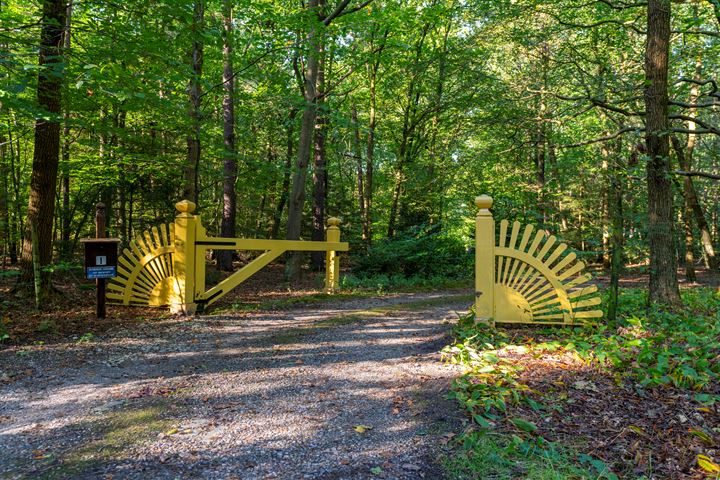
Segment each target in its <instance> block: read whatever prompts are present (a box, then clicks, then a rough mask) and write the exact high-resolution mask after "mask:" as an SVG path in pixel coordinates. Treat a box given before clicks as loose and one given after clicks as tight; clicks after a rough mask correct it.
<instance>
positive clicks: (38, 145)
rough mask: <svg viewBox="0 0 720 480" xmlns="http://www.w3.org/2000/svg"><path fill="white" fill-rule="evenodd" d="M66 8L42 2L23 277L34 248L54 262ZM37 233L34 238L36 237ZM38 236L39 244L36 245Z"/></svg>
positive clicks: (45, 288)
mask: <svg viewBox="0 0 720 480" xmlns="http://www.w3.org/2000/svg"><path fill="white" fill-rule="evenodd" d="M65 15H66V7H65V2H64V1H62V0H44V1H43V2H42V17H41V18H42V27H41V33H40V48H39V58H38V63H39V67H40V68H39V70H38V80H37V102H38V105H39V106H40V108H42V109H43V110H44V111H45V112H46V113H44V114H43V115H42V116H40V118H38V119H37V120H36V121H35V143H34V150H33V162H32V176H31V178H30V199H29V202H28V229H27V231H26V233H25V238H24V243H23V252H22V262H23V276H24V278H26V279H29V278H30V277H31V276H32V272H33V269H32V262H33V249H35V251H36V252H37V255H36V258H38V260H39V262H40V267H45V266H47V265H49V264H50V263H51V262H52V254H53V245H52V228H53V219H54V215H55V188H56V185H57V172H58V164H59V160H60V159H59V155H60V111H61V105H62V84H63V69H64V59H63V51H62V40H63V30H64V27H65ZM33 233H34V235H33ZM32 237H36V239H37V244H36V245H33V244H32ZM42 277H43V278H42V282H41V288H42V292H41V293H42V295H43V296H45V295H47V293H48V292H49V290H50V274H49V272H48V271H47V270H43V274H42Z"/></svg>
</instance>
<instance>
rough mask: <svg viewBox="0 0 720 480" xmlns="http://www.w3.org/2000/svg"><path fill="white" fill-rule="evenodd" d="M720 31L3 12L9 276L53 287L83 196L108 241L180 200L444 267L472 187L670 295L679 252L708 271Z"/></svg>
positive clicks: (689, 12)
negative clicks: (641, 274)
mask: <svg viewBox="0 0 720 480" xmlns="http://www.w3.org/2000/svg"><path fill="white" fill-rule="evenodd" d="M719 43H720V4H718V3H717V1H715V0H689V1H672V2H671V1H669V0H650V1H648V2H647V3H646V2H626V1H621V0H618V1H615V0H597V1H577V0H562V1H542V0H537V1H536V0H532V1H528V0H510V1H506V0H493V1H485V0H481V1H477V2H469V3H468V2H456V1H454V0H428V1H422V2H418V1H415V0H403V1H392V0H390V1H388V0H365V1H362V2H361V1H359V0H353V1H351V0H343V1H340V2H337V3H330V4H328V3H327V2H326V1H325V0H309V1H308V2H307V3H306V2H305V1H301V2H283V1H275V2H267V1H257V2H242V1H235V2H234V1H231V0H222V1H211V0H199V1H189V0H188V1H185V0H165V1H149V2H148V1H135V0H129V1H125V2H112V1H93V0H90V1H85V2H71V3H66V1H64V0H46V1H17V0H10V1H8V0H5V1H2V2H0V67H1V68H0V258H2V259H3V265H4V267H3V268H7V265H16V264H20V265H21V266H22V270H23V271H24V272H25V273H24V278H25V279H26V280H29V279H31V278H32V271H33V269H32V268H31V264H32V257H33V251H34V252H35V253H36V260H37V262H36V263H39V266H40V267H41V268H40V269H36V273H37V272H40V273H39V274H40V275H42V276H43V278H44V282H43V285H44V286H45V287H48V286H49V284H50V283H49V282H50V280H51V278H50V273H51V272H52V271H53V270H58V269H61V268H62V267H63V265H68V264H72V263H73V262H75V263H77V260H76V258H77V257H76V255H77V254H78V253H79V250H80V248H79V243H78V240H79V239H80V238H82V237H85V236H91V235H92V234H93V233H94V225H93V216H94V212H95V208H94V206H95V203H96V202H98V201H102V202H104V203H105V204H106V205H108V207H109V208H108V214H109V219H108V226H109V234H110V235H111V236H117V237H119V238H121V239H122V240H123V241H124V242H127V241H128V240H129V239H131V238H132V237H133V236H134V235H135V234H137V233H139V232H141V231H142V230H143V229H145V228H148V227H150V226H153V225H156V224H158V223H160V222H165V221H168V220H169V219H171V218H172V217H173V215H174V208H173V204H174V203H175V202H176V201H177V200H180V199H182V198H187V199H190V200H192V201H194V202H196V203H197V204H198V205H199V212H200V213H201V214H202V215H203V218H204V222H205V224H206V225H207V226H208V229H209V230H210V231H211V232H212V233H217V234H221V235H223V236H249V237H269V238H288V239H297V238H303V239H320V238H323V235H324V231H323V228H324V225H325V223H326V218H327V217H328V216H339V217H341V218H342V219H343V222H344V226H343V237H344V238H345V239H348V240H349V241H350V242H352V243H351V245H352V249H353V250H354V251H355V255H356V258H358V260H357V264H358V265H360V266H361V267H362V265H365V267H364V268H365V270H366V271H367V272H368V274H372V273H395V272H392V271H383V269H386V270H391V269H392V268H398V267H397V262H395V261H391V260H392V259H393V258H395V260H397V258H396V257H393V255H391V254H389V253H388V251H392V250H393V248H395V249H396V250H400V251H402V252H406V253H408V252H410V253H408V255H405V257H411V256H412V255H411V254H412V253H413V252H414V250H413V249H417V248H419V247H418V245H420V246H421V247H422V246H423V245H425V246H429V247H428V248H430V256H429V257H427V258H437V257H435V255H436V254H437V252H445V253H446V254H447V258H448V259H452V258H456V257H458V256H462V252H464V249H465V248H466V247H469V246H470V245H471V244H472V240H471V238H472V232H473V227H472V225H473V217H474V205H473V203H472V199H473V198H474V197H475V196H476V195H478V194H480V193H487V194H490V195H492V196H493V197H494V198H495V206H494V211H495V214H496V218H504V217H507V218H512V219H518V220H521V221H526V222H531V223H535V224H537V225H540V226H542V227H543V228H547V229H548V230H549V231H553V232H555V233H557V234H558V235H559V236H560V237H562V238H563V239H564V240H565V241H567V242H569V244H570V245H571V246H572V247H573V248H574V249H576V250H577V251H579V252H581V253H582V256H583V257H584V259H585V260H586V261H590V262H593V261H597V262H602V263H603V265H604V266H605V267H606V268H608V269H611V267H612V271H613V274H614V278H615V279H616V278H617V275H618V274H619V272H620V271H621V269H622V267H623V265H628V264H649V271H650V298H651V300H655V301H660V302H666V303H678V302H679V301H680V297H679V292H678V286H677V285H678V283H677V278H676V267H677V265H678V264H680V265H683V264H684V265H685V272H686V275H687V276H688V278H690V279H692V278H693V276H694V271H693V269H694V267H696V266H698V265H703V264H704V265H705V266H706V267H709V268H713V269H717V268H718V260H717V258H716V253H715V252H716V250H717V247H718V239H719V238H720V188H718V183H717V179H718V175H719V174H720V136H719V135H720V121H719V118H718V106H719V105H720V92H719V91H718V85H717V78H716V77H717V73H718V72H719V71H720V48H718V46H719V45H718V44H719ZM428 239H430V240H428ZM33 240H34V241H33ZM33 244H34V245H35V248H34V249H33ZM393 245H395V246H393ZM433 249H435V250H433ZM363 252H367V255H369V256H370V258H371V260H370V261H367V260H365V261H363V257H362V254H363ZM383 258H384V259H390V260H388V261H387V262H383V261H381V260H382V259H383ZM378 259H379V260H378ZM306 260H309V261H311V262H312V264H313V266H315V267H319V266H321V264H322V262H323V258H322V257H319V258H312V259H305V258H304V257H302V256H299V255H298V256H294V257H291V258H289V259H288V260H287V273H288V275H289V277H297V276H298V275H299V274H300V272H301V271H302V268H301V267H302V266H303V263H304V262H305V261H306ZM648 260H649V263H648ZM217 262H218V266H219V267H221V268H222V269H226V270H228V269H232V267H233V266H232V257H231V256H229V255H228V256H223V255H219V256H218V258H217ZM429 263H434V264H442V263H443V262H429ZM460 263H463V268H465V266H466V265H465V264H466V262H460ZM427 268H431V267H427ZM438 268H440V267H438ZM450 270H452V269H450ZM470 272H471V270H468V272H467V273H468V274H469V273H470ZM399 273H402V274H405V275H412V274H433V273H434V272H423V271H418V270H414V269H413V268H405V270H404V271H400V272H399ZM439 273H440V274H457V272H456V271H455V272H452V271H442V272H439ZM36 276H37V274H36Z"/></svg>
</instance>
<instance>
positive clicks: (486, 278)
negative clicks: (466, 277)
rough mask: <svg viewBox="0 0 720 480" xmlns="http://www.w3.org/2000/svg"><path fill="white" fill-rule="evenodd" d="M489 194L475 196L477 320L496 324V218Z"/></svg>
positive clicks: (491, 324) (492, 324)
mask: <svg viewBox="0 0 720 480" xmlns="http://www.w3.org/2000/svg"><path fill="white" fill-rule="evenodd" d="M492 204H493V199H492V197H489V196H487V195H480V196H479V197H476V198H475V205H477V208H478V209H479V210H478V213H477V217H475V320H476V321H478V322H483V323H487V324H488V325H490V326H493V327H494V326H495V220H494V219H493V216H492V213H490V207H492Z"/></svg>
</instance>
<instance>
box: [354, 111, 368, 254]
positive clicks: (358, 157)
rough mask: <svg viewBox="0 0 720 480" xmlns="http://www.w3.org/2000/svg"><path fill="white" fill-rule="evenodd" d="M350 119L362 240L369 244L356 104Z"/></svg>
mask: <svg viewBox="0 0 720 480" xmlns="http://www.w3.org/2000/svg"><path fill="white" fill-rule="evenodd" d="M350 115H351V116H350V121H351V122H352V126H353V150H352V151H353V156H354V157H355V166H356V167H355V168H356V170H357V192H358V196H357V200H358V213H359V214H360V222H361V223H362V241H363V244H365V245H367V242H368V238H367V230H366V224H365V188H364V185H363V184H364V183H365V182H364V174H363V158H362V150H361V148H360V124H359V122H358V116H357V108H356V107H355V105H353V106H352V113H351V114H350Z"/></svg>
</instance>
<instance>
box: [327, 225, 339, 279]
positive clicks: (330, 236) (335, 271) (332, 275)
mask: <svg viewBox="0 0 720 480" xmlns="http://www.w3.org/2000/svg"><path fill="white" fill-rule="evenodd" d="M325 235H326V236H325V240H326V241H328V242H339V241H340V219H339V218H335V217H330V218H328V227H327V230H326V232H325ZM339 287H340V256H339V255H338V254H337V252H336V251H335V250H328V252H327V253H326V254H325V293H335V292H336V291H337V290H338V289H339Z"/></svg>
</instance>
